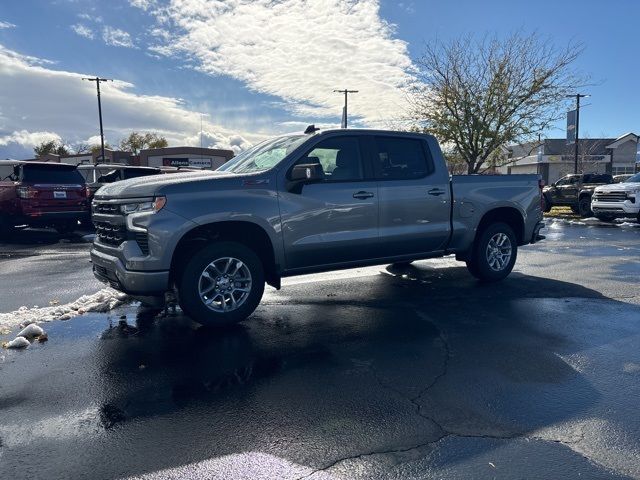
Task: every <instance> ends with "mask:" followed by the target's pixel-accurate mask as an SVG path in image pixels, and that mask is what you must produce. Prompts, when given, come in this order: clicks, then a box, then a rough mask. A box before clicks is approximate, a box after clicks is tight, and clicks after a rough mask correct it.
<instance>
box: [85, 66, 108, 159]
mask: <svg viewBox="0 0 640 480" xmlns="http://www.w3.org/2000/svg"><path fill="white" fill-rule="evenodd" d="M82 80H87V81H89V82H96V89H97V90H98V117H99V118H100V153H101V155H100V156H101V158H102V161H103V162H104V131H103V129H102V101H101V100H100V82H113V80H112V79H111V78H100V77H97V76H96V77H95V78H83V79H82ZM97 163H98V162H97V160H96V161H95V162H94V164H97Z"/></svg>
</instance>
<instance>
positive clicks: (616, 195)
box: [593, 192, 627, 202]
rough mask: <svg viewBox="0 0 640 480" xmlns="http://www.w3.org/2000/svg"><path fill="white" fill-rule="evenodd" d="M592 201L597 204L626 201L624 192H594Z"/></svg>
mask: <svg viewBox="0 0 640 480" xmlns="http://www.w3.org/2000/svg"><path fill="white" fill-rule="evenodd" d="M593 199H594V200H597V201H599V202H624V201H625V200H627V194H626V193H625V192H596V193H594V194H593Z"/></svg>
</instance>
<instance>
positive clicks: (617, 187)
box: [595, 182, 640, 193]
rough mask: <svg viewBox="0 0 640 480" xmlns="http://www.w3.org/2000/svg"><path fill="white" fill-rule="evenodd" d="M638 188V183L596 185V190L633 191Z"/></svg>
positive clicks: (639, 184) (639, 187)
mask: <svg viewBox="0 0 640 480" xmlns="http://www.w3.org/2000/svg"><path fill="white" fill-rule="evenodd" d="M636 190H640V183H626V182H623V183H611V184H609V185H600V186H599V187H596V190H595V191H596V192H603V193H609V192H634V191H636Z"/></svg>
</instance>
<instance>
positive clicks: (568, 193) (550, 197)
mask: <svg viewBox="0 0 640 480" xmlns="http://www.w3.org/2000/svg"><path fill="white" fill-rule="evenodd" d="M611 183H613V177H612V176H611V175H609V174H608V173H581V174H574V175H566V176H564V177H562V178H561V179H559V180H558V181H557V182H555V183H552V184H551V185H549V186H547V187H544V189H543V191H542V193H543V200H544V211H545V212H549V211H550V210H551V208H553V207H571V210H573V211H574V213H577V214H579V215H580V216H581V217H583V218H584V217H589V216H591V215H593V212H591V195H593V191H594V189H595V188H596V187H597V186H598V185H607V184H611Z"/></svg>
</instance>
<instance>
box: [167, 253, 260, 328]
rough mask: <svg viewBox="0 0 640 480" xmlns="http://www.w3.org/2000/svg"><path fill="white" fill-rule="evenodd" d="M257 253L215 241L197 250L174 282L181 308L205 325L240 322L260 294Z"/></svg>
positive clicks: (251, 311)
mask: <svg viewBox="0 0 640 480" xmlns="http://www.w3.org/2000/svg"><path fill="white" fill-rule="evenodd" d="M264 282H265V279H264V268H263V266H262V262H261V261H260V259H259V258H258V256H257V255H256V254H255V253H254V252H253V251H252V250H250V249H249V248H247V247H245V246H244V245H242V244H240V243H236V242H218V243H214V244H212V245H209V246H206V247H204V248H202V249H201V250H199V251H197V252H196V253H195V254H194V255H193V256H192V257H191V258H190V259H189V260H188V262H187V264H186V266H185V268H184V271H183V273H182V277H181V278H180V279H179V281H178V298H179V303H180V307H181V308H182V310H183V311H184V312H185V313H186V314H187V315H188V316H190V317H191V318H193V320H195V321H196V322H198V323H200V324H201V325H205V326H212V327H220V326H225V325H230V324H233V323H236V322H240V321H242V320H244V319H245V318H247V317H248V316H249V315H251V314H252V313H253V311H254V310H255V309H256V307H257V306H258V304H259V303H260V300H261V298H262V294H263V293H264Z"/></svg>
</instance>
